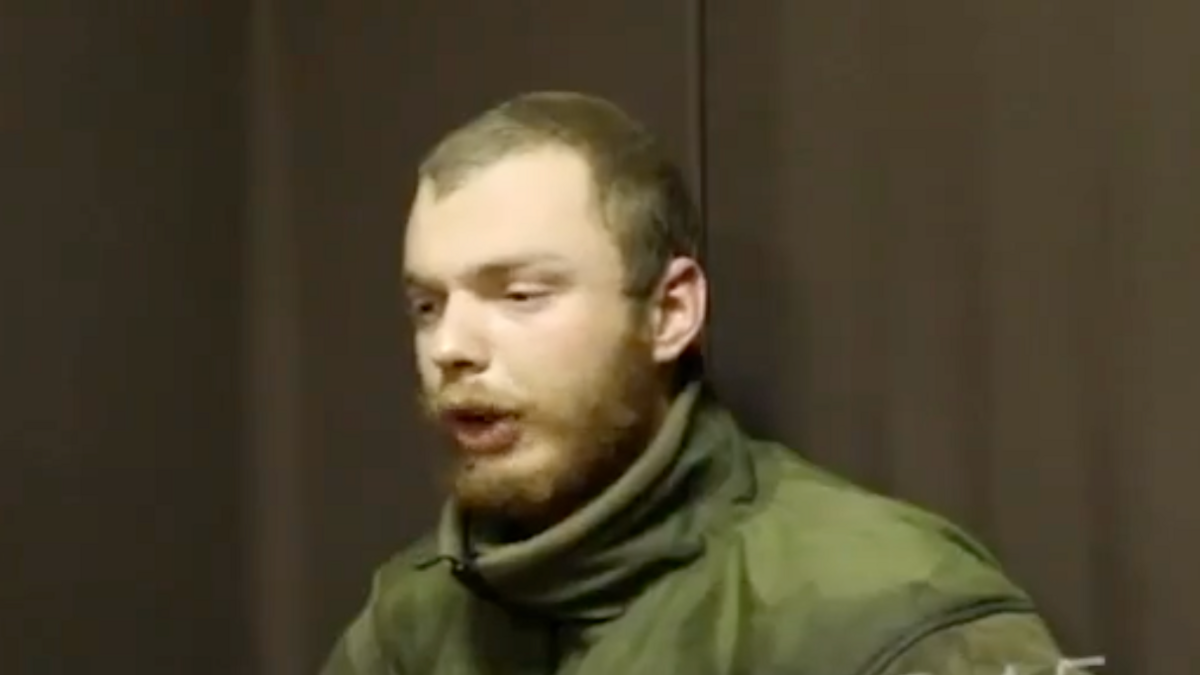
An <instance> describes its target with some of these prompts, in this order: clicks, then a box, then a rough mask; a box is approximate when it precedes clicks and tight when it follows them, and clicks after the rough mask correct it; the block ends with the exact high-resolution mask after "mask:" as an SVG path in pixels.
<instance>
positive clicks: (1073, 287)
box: [0, 0, 1200, 675]
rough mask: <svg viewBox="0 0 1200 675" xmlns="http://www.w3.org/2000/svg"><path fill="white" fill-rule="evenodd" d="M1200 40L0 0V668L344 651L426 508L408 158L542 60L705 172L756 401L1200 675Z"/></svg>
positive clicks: (1053, 22) (738, 12)
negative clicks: (343, 634) (413, 342)
mask: <svg viewBox="0 0 1200 675" xmlns="http://www.w3.org/2000/svg"><path fill="white" fill-rule="evenodd" d="M705 5H707V6H705ZM1198 63H1200V5H1197V4H1196V3H1194V2H1189V1H1187V0H1138V1H1137V2H1134V1H1133V0H1124V1H1123V2H1118V1H1117V0H1060V1H1058V2H1046V0H1003V1H1001V0H993V1H992V2H983V3H971V2H968V3H962V2H949V1H946V0H942V1H935V2H924V3H900V2H885V1H883V0H844V1H843V2H836V3H827V2H815V1H812V0H754V1H750V0H744V1H742V2H736V3H733V2H715V1H714V2H708V3H704V4H702V0H660V1H658V2H645V1H644V0H636V1H635V0H621V1H612V0H610V1H608V2H582V1H581V0H573V1H565V0H560V1H559V2H556V3H548V2H536V3H535V2H533V0H512V1H509V2H503V3H501V2H494V1H489V0H473V1H468V0H454V1H451V0H407V1H405V0H391V1H389V2H371V3H368V2H361V1H357V0H355V1H351V0H341V1H340V2H336V3H334V2H315V1H313V0H292V1H291V2H283V1H282V0H277V1H276V2H271V1H270V0H262V1H260V2H257V3H254V4H253V6H252V7H251V6H247V5H246V3H231V2H211V1H209V2H200V1H199V0H177V1H175V2H166V3H164V2H149V1H148V0H142V1H140V2H126V3H105V2H100V1H99V0H71V1H70V2H68V1H67V0H37V1H36V2H34V1H33V0H24V1H17V0H0V223H2V227H0V275H2V276H0V280H2V281H3V283H2V284H0V299H2V303H0V309H2V312H3V313H2V314H0V322H2V323H0V403H2V406H3V407H2V408H0V410H2V411H3V412H2V413H0V610H2V611H0V673H4V675H8V674H10V673H13V674H16V673H20V674H21V675H42V674H54V675H57V674H58V673H67V672H89V673H123V674H130V673H147V674H150V673H155V674H157V673H164V672H167V673H172V674H178V675H191V674H196V675H200V674H205V675H213V674H217V673H220V674H226V673H246V674H251V673H254V674H259V673H261V674H263V675H296V674H299V673H305V672H310V673H311V672H314V670H315V668H316V665H317V664H318V663H319V662H320V660H321V659H322V658H323V656H324V654H325V652H326V651H327V649H328V648H329V646H330V644H331V643H332V640H333V639H334V636H335V635H336V633H337V631H338V630H339V629H340V627H341V626H342V625H343V624H344V622H345V621H346V620H347V619H348V618H349V616H350V615H351V614H352V613H353V612H354V610H355V609H357V607H358V605H359V603H360V602H361V601H362V598H363V594H364V593H365V590H366V583H367V578H368V575H369V572H370V570H371V569H372V567H373V566H374V565H376V564H377V563H378V562H380V561H381V560H382V559H383V558H384V557H386V556H387V555H388V554H389V553H390V552H391V551H393V550H395V549H396V548H397V547H399V546H401V545H402V544H403V543H404V542H406V541H408V540H409V539H410V538H411V537H412V536H413V535H415V534H416V533H417V532H419V531H421V530H422V529H423V528H424V527H426V526H427V525H428V524H429V522H430V521H431V519H432V516H433V509H434V505H435V503H436V495H435V493H434V491H433V488H432V486H431V484H430V481H429V479H428V474H429V469H430V468H432V466H433V463H434V462H435V461H436V458H434V457H432V456H430V453H429V452H428V451H427V450H426V447H425V446H426V445H427V443H426V441H427V440H428V436H427V435H426V432H425V430H423V429H422V428H420V427H419V426H418V425H417V422H416V419H415V414H414V408H413V406H412V405H411V391H412V387H413V377H412V373H411V370H410V365H409V362H408V351H407V350H408V345H407V343H406V337H405V331H404V326H403V324H402V323H401V320H400V317H399V313H398V311H397V304H398V293H397V285H396V272H397V262H398V253H399V249H398V245H399V235H400V224H401V222H402V219H403V215H404V210H405V208H406V206H407V200H408V198H409V195H410V190H411V172H412V168H413V164H414V161H415V160H416V158H417V156H418V154H419V153H420V152H421V150H423V149H424V148H425V147H426V146H427V145H428V144H429V143H431V142H433V141H434V140H435V139H436V137H437V136H438V134H439V133H441V132H442V131H444V130H445V129H446V128H447V127H448V126H449V125H451V124H454V123H456V122H458V121H461V120H463V119H465V118H466V117H467V116H469V115H470V114H472V113H474V112H477V111H478V110H480V109H481V108H483V107H484V106H486V105H488V104H491V103H493V102H495V101H497V100H498V99H500V98H503V97H506V96H508V95H510V94H512V93H515V92H517V91H520V90H527V89H535V88H571V89H584V90H589V91H592V92H596V93H600V94H603V95H607V96H611V97H613V98H615V99H617V100H618V101H619V102H621V103H622V104H624V105H625V106H626V107H628V108H629V109H630V110H632V111H633V112H635V113H636V114H638V115H639V116H641V117H643V118H644V119H646V120H647V121H648V122H649V123H651V124H652V125H653V126H655V127H656V128H658V129H659V130H660V132H661V133H662V134H663V135H664V136H665V137H666V138H667V139H668V140H669V141H670V143H671V144H672V147H673V149H674V150H675V151H676V152H677V153H678V155H679V157H680V159H681V160H682V161H683V162H685V163H686V164H687V166H688V167H689V169H690V171H691V175H692V176H693V178H694V180H695V182H696V184H697V187H698V188H703V190H702V192H703V201H704V203H705V205H706V207H707V210H708V215H709V241H708V246H707V256H708V262H709V265H710V271H711V275H712V277H713V281H714V284H715V291H714V292H715V299H714V317H713V322H712V334H711V343H710V346H711V351H712V357H713V359H714V367H715V373H716V379H717V381H718V384H719V386H720V387H721V388H722V390H723V391H724V392H725V393H726V396H727V398H728V399H729V400H730V402H731V403H732V404H733V405H734V407H735V409H736V410H738V412H740V413H741V414H742V415H743V416H744V418H745V420H746V421H747V422H748V423H749V424H750V425H751V426H752V427H753V428H755V429H757V430H760V431H763V432H765V433H771V434H774V435H777V436H780V437H782V438H784V439H785V440H787V441H789V442H791V443H792V444H794V445H795V446H796V447H797V448H799V449H801V450H803V451H804V452H806V453H807V454H809V455H810V456H812V457H814V458H816V459H817V460H819V461H821V462H823V463H825V464H827V465H829V466H831V467H833V468H835V469H838V470H840V471H842V472H844V473H846V474H849V475H851V476H853V477H855V478H856V479H858V480H860V481H862V482H865V483H866V484H868V485H870V486H873V487H876V488H879V489H884V490H888V491H891V492H893V493H895V494H898V495H901V496H904V497H906V498H909V499H912V500H916V501H918V502H920V503H923V504H927V505H929V506H931V507H934V508H936V509H938V510H940V511H943V512H945V513H947V514H949V515H951V516H953V517H954V518H956V519H958V520H959V521H961V522H963V523H965V524H967V525H968V526H970V527H971V528H973V529H974V530H975V531H976V532H978V533H979V534H980V535H981V536H983V538H984V539H985V540H986V541H987V542H988V543H990V544H991V545H992V546H993V547H994V548H995V549H996V550H997V551H998V552H999V553H1000V554H1001V555H1002V556H1003V557H1004V558H1005V560H1006V561H1007V562H1008V564H1009V566H1010V569H1011V570H1012V572H1013V574H1014V575H1015V576H1016V577H1017V578H1018V579H1020V580H1021V581H1022V582H1023V583H1025V584H1026V585H1027V586H1028V587H1029V588H1030V589H1031V590H1032V591H1033V592H1034V593H1035V594H1036V595H1037V596H1038V597H1039V598H1040V599H1041V600H1042V603H1043V605H1044V609H1045V612H1046V614H1047V615H1048V616H1049V617H1050V618H1051V619H1052V621H1053V622H1054V623H1055V625H1056V627H1057V629H1058V630H1059V632H1060V633H1061V635H1062V637H1063V639H1064V641H1065V642H1066V644H1067V647H1068V648H1069V650H1070V651H1071V653H1072V654H1076V655H1081V656H1082V655H1091V654H1097V653H1099V654H1104V655H1106V656H1107V657H1108V658H1109V659H1110V663H1113V664H1114V665H1113V666H1111V667H1109V668H1107V669H1105V671H1104V672H1130V673H1132V672H1137V673H1149V674H1152V675H1183V674H1184V673H1189V672H1191V668H1190V666H1192V665H1193V664H1194V663H1197V662H1200V647H1198V646H1197V642H1200V619H1197V617H1196V614H1195V612H1194V611H1193V607H1194V606H1195V605H1196V603H1197V601H1200V569H1198V568H1200V514H1198V511H1200V488H1198V487H1197V480H1196V479H1197V477H1200V440H1198V439H1200V414H1198V412H1200V411H1198V410H1197V403H1198V402H1200V363H1198V359H1197V358H1196V355H1195V351H1196V346H1197V345H1198V344H1200V269H1197V268H1196V266H1197V265H1200V75H1198V73H1200V68H1197V65H1196V64H1198Z"/></svg>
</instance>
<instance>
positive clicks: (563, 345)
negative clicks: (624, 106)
mask: <svg viewBox="0 0 1200 675" xmlns="http://www.w3.org/2000/svg"><path fill="white" fill-rule="evenodd" d="M700 228H701V225H700V222H699V218H698V217H697V215H696V211H695V209H694V207H693V204H692V203H691V201H690V199H689V196H688V191H687V189H686V187H685V185H684V181H683V179H682V176H681V173H680V171H679V170H678V169H677V167H676V166H675V165H673V164H672V163H671V162H670V161H669V160H668V159H667V158H666V156H665V154H664V152H663V151H662V149H661V148H660V146H659V144H658V142H657V140H656V139H655V138H653V137H652V136H651V135H650V134H649V133H648V132H647V131H646V130H645V129H643V128H642V127H641V126H640V125H639V124H638V123H637V122H635V121H634V120H632V119H631V118H629V117H628V116H627V115H625V114H624V113H623V112H622V111H621V110H620V109H618V108H617V107H615V106H614V105H612V104H611V103H608V102H606V101H603V100H600V99H596V98H593V97H588V96H584V95H580V94H569V93H535V94H527V95H524V96H520V97H518V98H516V99H513V100H510V101H508V102H506V103H504V104H501V105H500V106H498V107H496V108H493V109H491V110H489V111H487V112H485V113H484V114H482V115H481V116H479V117H477V118H475V119H474V120H473V121H471V122H469V123H468V124H466V125H465V126H463V127H460V128H459V129H457V130H455V131H454V132H452V133H451V134H450V135H449V136H447V137H446V138H445V139H443V140H442V142H441V143H440V144H438V145H437V146H436V147H435V148H434V149H433V151H432V152H431V153H430V154H429V156H428V157H427V158H426V159H425V160H424V161H423V162H422V164H421V167H420V171H419V183H418V189H417V195H416V198H415V200H414V203H413V206H412V212H411V214H410V217H409V222H408V228H407V232H406V238H405V256H404V272H405V281H406V286H407V292H408V298H409V303H410V307H411V311H412V316H413V321H414V329H415V332H416V341H415V342H416V351H417V361H418V367H419V372H420V376H421V381H422V388H423V392H422V393H423V397H422V398H423V401H424V403H425V407H426V409H427V410H428V411H429V412H430V413H431V414H432V415H433V416H434V417H435V418H436V419H438V420H439V421H441V422H443V423H444V424H445V427H446V428H447V429H448V430H449V431H450V432H451V434H452V435H453V436H454V438H455V440H456V443H455V445H456V447H457V449H458V453H457V460H458V461H457V462H456V466H455V471H454V489H455V493H456V496H457V498H458V501H459V503H460V504H461V505H462V506H463V507H464V508H465V509H467V510H469V511H475V512H482V513H486V514H488V515H492V516H498V517H502V518H504V519H508V520H512V521H516V522H523V523H525V524H526V525H528V526H542V525H545V524H547V523H548V522H551V521H553V520H555V519H558V518H560V517H561V516H563V515H565V513H567V512H569V511H570V510H572V509H574V508H575V507H577V506H578V505H579V503H580V502H581V501H582V500H585V499H587V498H589V497H591V496H592V495H593V494H594V493H595V492H596V491H598V490H599V489H601V488H603V487H604V486H605V485H607V484H608V483H609V482H611V480H613V479H614V478H615V477H616V476H617V475H618V474H619V473H620V472H621V471H623V470H624V469H625V468H626V467H627V466H628V464H629V463H630V462H631V461H632V460H633V458H634V457H635V456H636V455H637V454H638V453H639V452H640V451H641V449H642V448H643V447H644V445H645V443H646V442H647V441H648V439H649V437H650V435H652V434H653V432H654V431H655V429H656V427H657V424H658V422H659V420H660V418H661V416H662V414H663V412H664V411H665V408H666V406H667V403H668V402H669V398H670V396H671V394H672V393H673V390H674V387H675V386H676V383H677V382H678V381H679V380H680V379H682V378H686V377H689V376H692V375H696V374H698V373H695V372H692V371H693V369H696V368H697V367H698V364H699V358H698V356H697V354H698V352H697V349H698V348H697V341H698V336H699V333H700V330H701V328H702V326H703V323H704V319H705V312H706V303H707V290H706V282H705V278H704V274H703V271H702V270H701V268H700V266H699V264H698V263H697V262H696V260H697V257H698V248H699V243H700V237H701V231H700Z"/></svg>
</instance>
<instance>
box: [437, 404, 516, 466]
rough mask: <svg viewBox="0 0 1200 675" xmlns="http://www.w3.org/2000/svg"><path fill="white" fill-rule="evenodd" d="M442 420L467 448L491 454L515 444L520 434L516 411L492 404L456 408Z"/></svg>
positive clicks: (443, 415)
mask: <svg viewBox="0 0 1200 675" xmlns="http://www.w3.org/2000/svg"><path fill="white" fill-rule="evenodd" d="M442 420H443V422H444V423H445V424H446V426H447V428H448V429H449V430H450V432H451V433H452V434H453V435H454V437H455V439H456V440H457V441H458V443H459V445H460V446H462V448H463V449H464V450H467V451H468V452H472V453H479V454H491V453H497V452H503V451H504V450H507V449H508V448H510V447H512V446H513V445H514V444H515V443H516V442H517V440H518V439H519V437H520V425H519V424H518V421H517V415H516V414H515V413H512V412H509V411H506V410H499V409H496V408H489V407H482V406H479V407H472V406H465V407H455V408H451V409H449V410H447V411H445V412H444V413H443V414H442Z"/></svg>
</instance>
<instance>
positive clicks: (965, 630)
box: [881, 614, 1104, 675]
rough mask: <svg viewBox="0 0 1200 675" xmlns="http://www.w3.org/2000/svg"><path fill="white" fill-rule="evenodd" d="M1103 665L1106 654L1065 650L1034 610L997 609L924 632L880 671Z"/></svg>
mask: <svg viewBox="0 0 1200 675" xmlns="http://www.w3.org/2000/svg"><path fill="white" fill-rule="evenodd" d="M1103 666H1104V657H1103V655H1097V654H1085V655H1064V654H1063V653H1062V651H1061V650H1060V649H1059V647H1058V645H1057V644H1056V643H1055V640H1054V638H1053V637H1052V636H1051V634H1050V631H1049V629H1047V627H1046V625H1045V623H1044V622H1043V621H1042V620H1041V619H1039V618H1038V617H1037V616H1036V615H1033V614H997V615H993V616H989V617H984V618H982V619H976V620H974V621H972V622H970V623H966V624H962V625H960V626H955V627H953V628H947V629H943V630H941V631H938V632H936V633H933V634H931V635H928V636H926V637H925V638H923V639H921V640H920V641H918V642H916V643H915V644H914V645H913V646H911V647H909V648H908V649H907V650H906V651H905V652H903V653H902V654H901V655H900V657H899V658H898V659H896V660H895V661H894V662H892V664H891V665H890V666H889V667H888V668H887V669H885V670H884V671H883V673H881V675H1089V674H1097V675H1098V674H1099V673H1100V672H1102V668H1103Z"/></svg>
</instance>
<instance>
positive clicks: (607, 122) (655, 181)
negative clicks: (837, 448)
mask: <svg viewBox="0 0 1200 675" xmlns="http://www.w3.org/2000/svg"><path fill="white" fill-rule="evenodd" d="M700 236H701V225H700V220H699V218H698V216H697V214H696V213H695V211H694V209H693V206H692V204H691V202H690V200H689V196H688V193H687V190H686V189H685V187H684V181H683V179H682V178H681V176H680V172H679V171H678V170H677V168H676V167H675V166H673V165H672V164H671V163H670V162H669V161H668V160H667V159H666V158H665V156H664V153H663V152H662V150H661V148H660V146H659V144H658V143H657V142H656V140H655V139H654V138H653V137H652V136H651V135H650V134H649V133H648V132H647V131H645V130H644V129H643V128H642V127H641V126H640V125H639V124H638V123H636V122H635V121H634V120H632V119H630V118H629V117H628V116H627V115H626V114H624V113H623V112H622V111H621V110H620V109H618V108H617V107H615V106H614V105H612V104H611V103H608V102H606V101H603V100H599V99H596V98H593V97H589V96H584V95H579V94H569V93H534V94H527V95H523V96H520V97H518V98H516V99H513V100H511V101H508V102H506V103H504V104H502V105H500V106H498V107H496V108H494V109H492V110H490V111H487V112H485V113H484V114H482V115H481V116H480V117H478V118H476V119H475V120H473V121H471V122H470V123H468V124H467V125H465V126H464V127H462V128H460V129H458V130H456V131H454V132H453V133H451V134H450V135H449V136H448V137H446V138H445V139H444V140H443V141H442V142H441V143H440V144H439V145H438V146H437V147H436V148H434V150H433V151H432V153H431V154H430V155H429V156H428V157H427V158H426V159H425V161H424V162H423V163H422V165H421V167H420V171H419V181H418V186H417V193H416V198H415V201H414V203H413V205H412V210H411V214H410V218H409V222H408V226H407V231H406V238H405V255H404V277H405V285H406V291H407V297H408V303H409V306H410V308H411V312H412V319H413V326H414V330H415V345H416V355H417V361H418V364H419V373H420V378H421V383H422V385H423V401H424V404H425V406H424V407H425V408H426V409H427V411H428V412H429V414H430V416H431V417H432V419H434V420H436V422H437V423H439V425H440V426H441V428H443V429H444V430H445V431H446V432H447V433H448V435H449V437H450V440H451V443H450V445H451V446H452V447H453V448H454V449H455V453H454V458H455V463H454V467H453V471H452V472H451V476H450V478H451V480H450V483H451V488H452V489H451V498H450V499H449V500H448V502H447V504H446V506H445V508H444V511H443V513H442V516H441V522H440V525H439V526H438V527H437V528H436V533H434V534H433V535H431V536H430V537H428V538H427V539H425V540H422V541H419V542H418V543H416V544H415V545H413V546H412V547H411V548H409V549H408V550H406V551H404V552H402V553H400V554H399V555H397V556H396V557H395V558H394V559H392V560H391V561H390V562H388V563H386V564H385V565H383V566H382V567H381V568H380V569H379V570H378V572H377V574H376V577H375V580H374V584H373V588H372V591H371V593H370V597H369V600H368V601H367V603H366V606H365V608H364V610H363V611H362V613H361V614H360V615H359V616H358V618H357V619H355V620H354V622H353V623H352V624H351V625H350V626H349V627H348V629H347V630H346V632H345V634H344V635H343V636H342V637H341V639H340V641H339V642H338V644H337V645H336V646H335V648H334V651H333V654H332V655H331V656H330V658H329V661H328V663H327V664H326V666H325V670H324V673H325V674H326V675H451V674H453V675H525V674H534V673H537V674H562V675H568V674H569V675H668V674H677V675H685V674H686V675H710V674H711V675H734V674H737V675H767V674H771V675H817V674H819V675H868V674H871V675H874V674H878V673H889V674H893V675H904V674H906V673H931V674H936V675H952V674H960V673H995V675H1009V674H1014V675H1015V674H1016V673H1020V674H1021V675H1024V674H1025V673H1065V672H1067V670H1068V669H1067V667H1066V666H1067V665H1069V664H1065V663H1064V657H1063V656H1062V655H1061V654H1059V652H1058V650H1057V648H1056V647H1055V644H1054V641H1053V639H1052V638H1051V636H1050V635H1049V633H1048V632H1047V630H1046V628H1045V626H1044V625H1043V624H1042V622H1041V621H1040V620H1039V619H1038V617H1037V615H1036V614H1035V613H1034V608H1033V606H1032V604H1031V602H1030V600H1029V599H1028V598H1027V597H1026V595H1025V594H1024V593H1022V592H1021V590H1020V589H1018V588H1017V587H1015V586H1014V585H1013V584H1012V583H1011V582H1010V581H1009V580H1007V579H1006V578H1005V576H1004V575H1003V573H1002V572H1001V571H1000V570H999V569H998V568H997V566H996V563H995V562H994V561H993V560H992V559H991V558H990V557H989V556H988V554H987V553H986V552H985V551H984V550H983V549H982V548H981V547H980V546H979V545H978V544H976V543H975V542H973V541H972V540H971V539H970V538H969V537H968V536H967V535H965V534H964V533H962V532H960V531H959V530H957V529H955V528H954V527H953V526H951V525H950V524H948V523H946V522H944V521H942V520H940V519H939V518H937V517H935V516H933V515H931V514H927V513H925V512H922V511H920V510H918V509H916V508H914V507H912V506H909V505H905V504H902V503H899V502H895V501H891V500H889V499H886V498H884V497H882V496H878V495H873V494H870V493H868V492H866V491H864V490H861V489H859V488H857V487H855V486H853V485H851V484H849V483H847V482H845V481H842V480H840V479H838V478H836V477H834V476H831V475H829V474H827V473H825V472H823V471H821V470H820V469H818V468H816V467H814V466H812V465H810V464H808V463H807V462H805V461H804V460H803V459H801V458H800V456H799V455H797V454H796V453H794V452H792V451H790V450H788V449H787V448H784V447H782V446H780V445H779V444H776V443H772V442H769V441H765V440H760V439H756V438H752V437H750V436H749V435H748V434H746V433H745V432H744V431H742V430H741V429H740V428H739V427H738V425H737V422H736V421H735V420H734V418H733V417H732V416H731V415H730V413H729V412H727V411H726V410H725V409H724V408H723V407H722V406H721V404H720V402H719V401H718V400H717V398H716V397H715V395H714V394H713V392H712V391H711V389H710V388H709V387H708V386H707V385H706V383H705V381H704V377H703V368H702V365H703V363H702V360H701V357H700V355H699V352H698V347H697V340H698V337H699V335H700V333H701V328H702V326H703V325H704V322H705V317H706V311H707V298H708V291H707V286H706V278H705V273H704V270H703V268H702V267H701V265H700V264H699V263H698V262H697V251H698V247H699V242H700ZM1093 663H1094V662H1093ZM1014 669H1015V670H1014Z"/></svg>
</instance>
